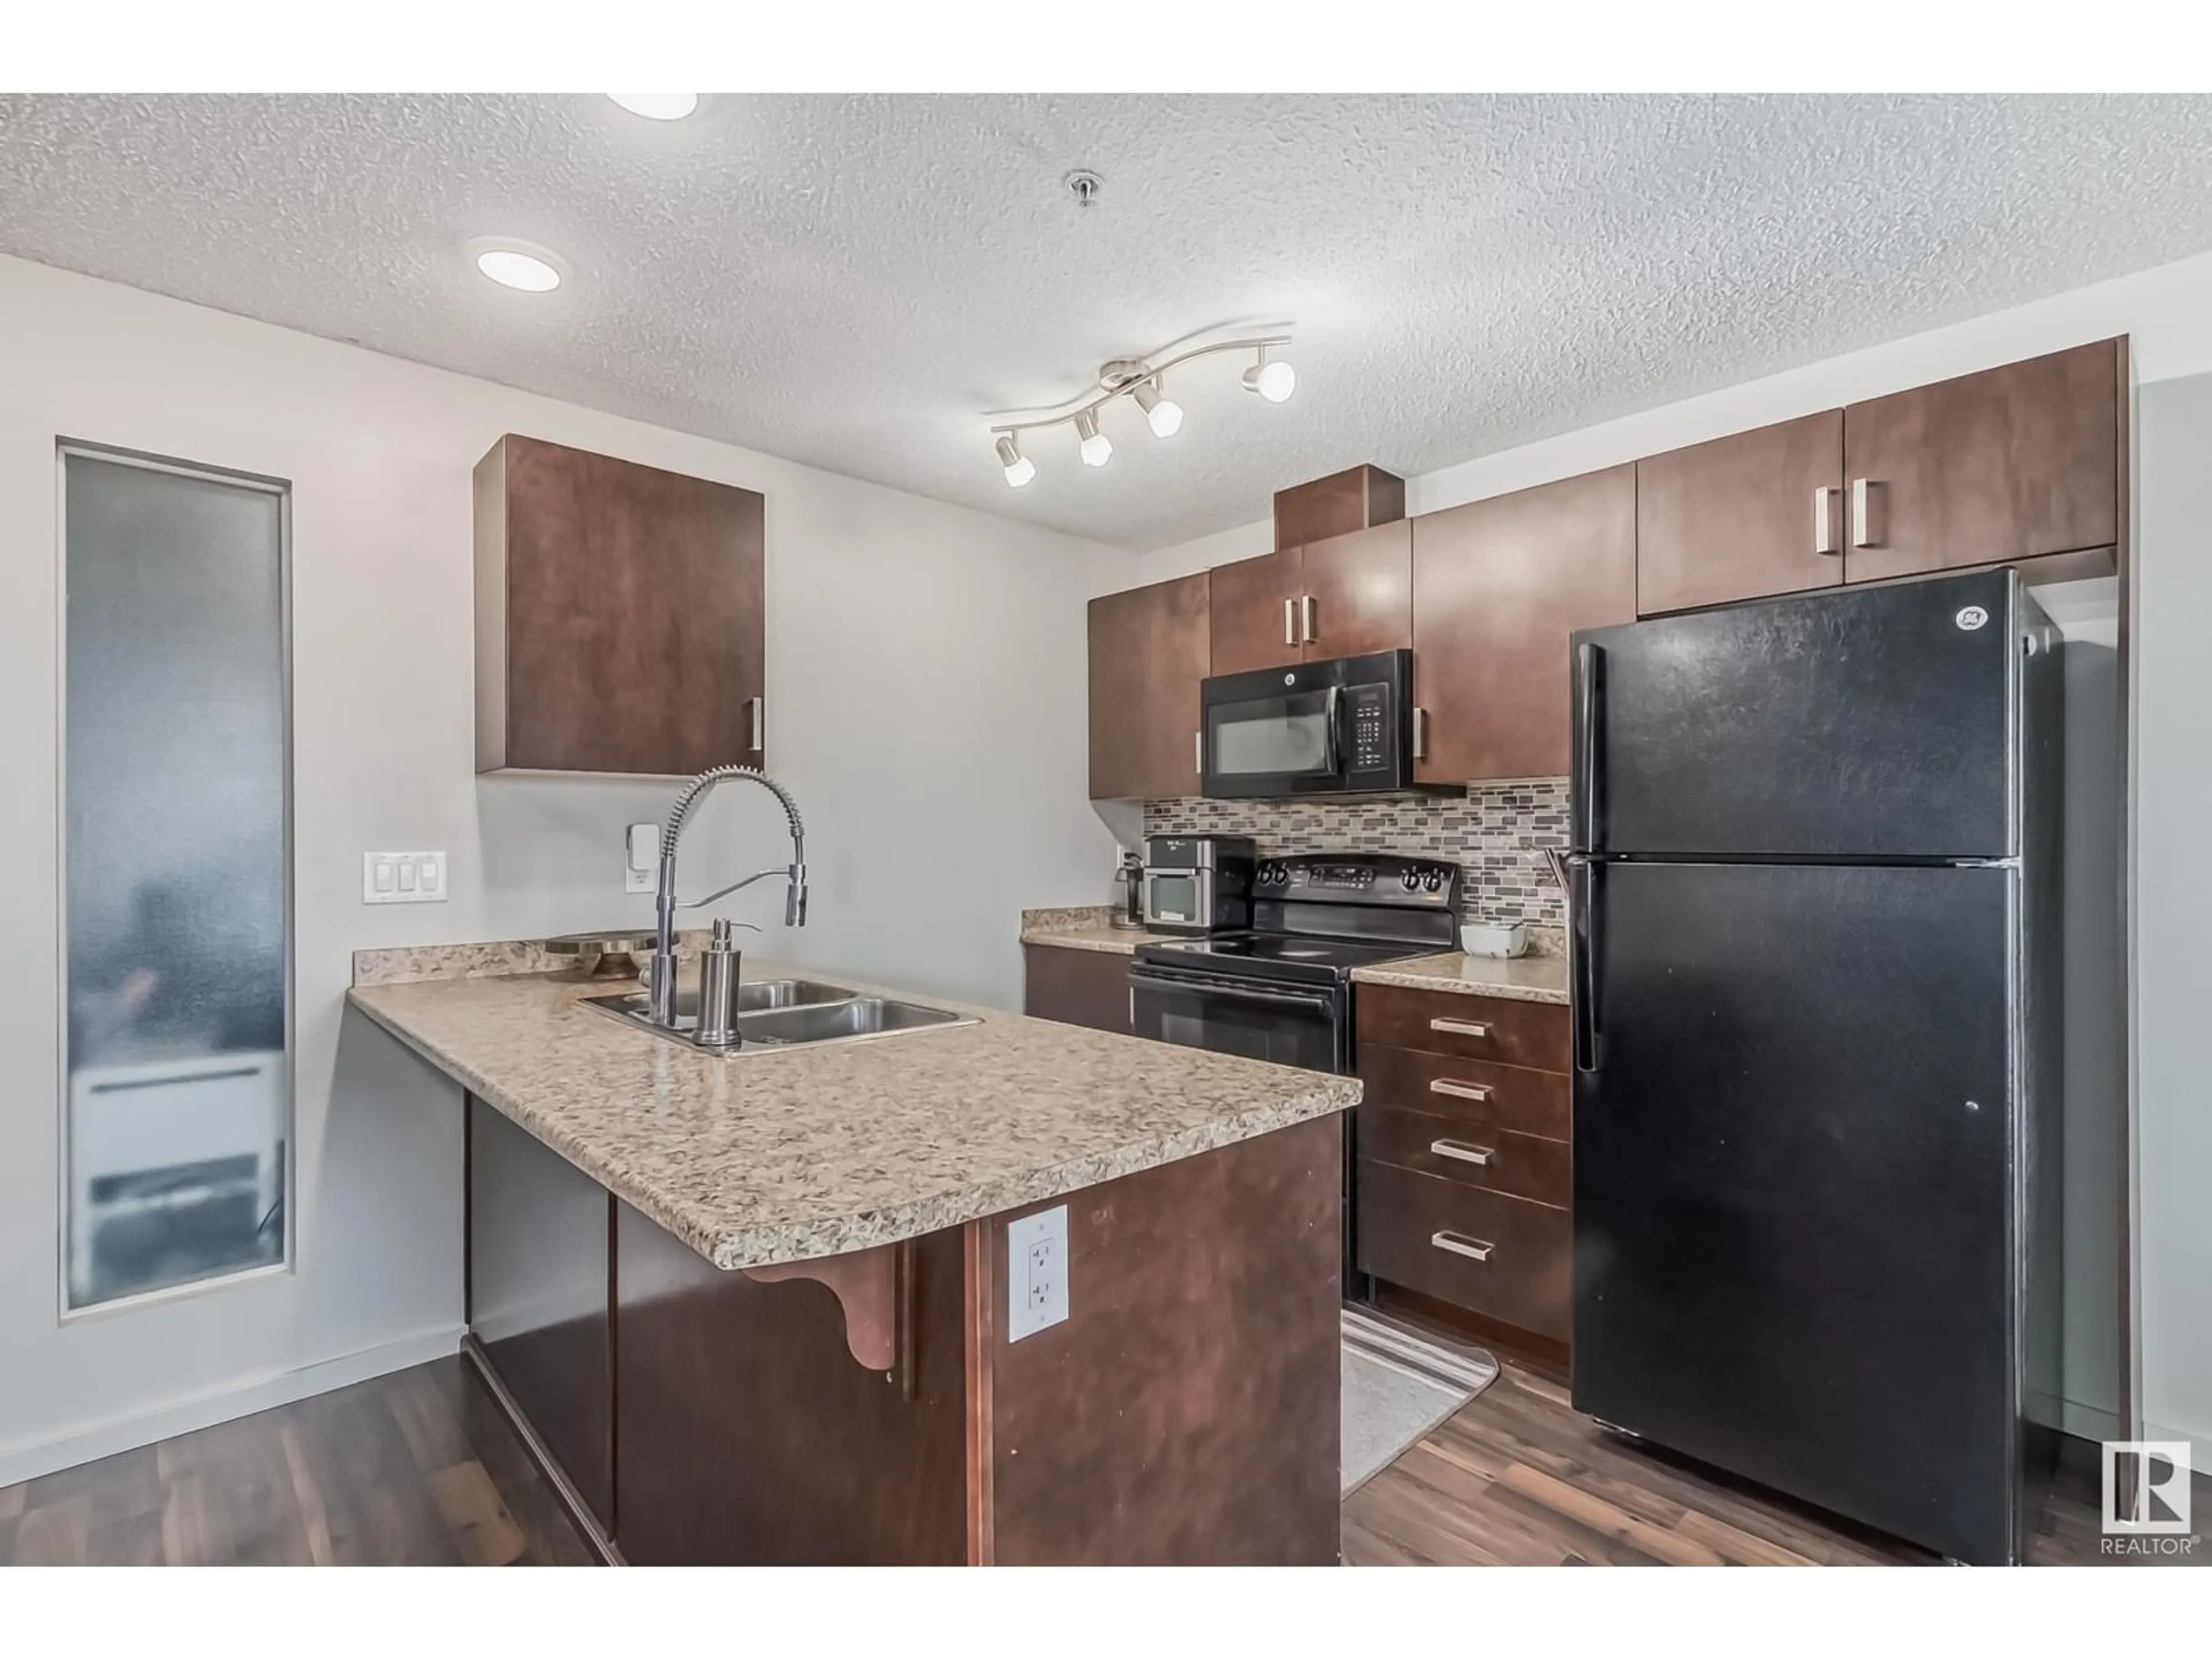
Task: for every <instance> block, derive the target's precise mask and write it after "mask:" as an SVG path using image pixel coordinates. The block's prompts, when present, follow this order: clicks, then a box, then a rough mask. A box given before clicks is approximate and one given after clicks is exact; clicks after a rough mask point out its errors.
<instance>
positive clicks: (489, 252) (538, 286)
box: [469, 237, 564, 294]
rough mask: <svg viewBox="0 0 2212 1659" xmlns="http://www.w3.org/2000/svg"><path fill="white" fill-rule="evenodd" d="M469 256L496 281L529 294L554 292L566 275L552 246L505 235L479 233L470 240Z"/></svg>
mask: <svg viewBox="0 0 2212 1659" xmlns="http://www.w3.org/2000/svg"><path fill="white" fill-rule="evenodd" d="M469 257H470V258H473V259H474V260H475V261H476V262H477V270H481V271H482V272H483V274H484V275H485V276H489V277H490V278H491V279H492V281H494V282H495V283H499V284H500V285H501V286H502V287H504V288H515V289H521V290H522V291H523V292H524V293H525V294H550V293H551V292H552V291H553V290H554V289H556V288H558V287H560V286H561V279H562V276H563V275H564V273H563V271H562V268H561V262H560V258H559V257H558V256H557V255H556V254H555V253H554V252H553V251H552V250H551V249H550V248H542V247H538V246H533V245H532V244H531V243H528V242H517V241H513V240H507V239H506V238H503V237H479V238H478V239H477V240H475V241H473V242H471V243H470V244H469Z"/></svg>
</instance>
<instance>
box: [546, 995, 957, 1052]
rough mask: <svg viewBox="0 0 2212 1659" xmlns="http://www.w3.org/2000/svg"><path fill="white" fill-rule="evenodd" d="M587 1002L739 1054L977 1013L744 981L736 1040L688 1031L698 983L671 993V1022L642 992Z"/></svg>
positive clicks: (851, 1038) (705, 1048) (849, 1038)
mask: <svg viewBox="0 0 2212 1659" xmlns="http://www.w3.org/2000/svg"><path fill="white" fill-rule="evenodd" d="M584 1002H585V1005H586V1006H588V1007H592V1008H596V1009H598V1010H599V1012H601V1013H605V1014H611V1015H612V1016H613V1017H614V1018H617V1019H619V1020H626V1021H628V1022H629V1024H632V1025H635V1026H639V1027H641V1028H642V1029H644V1030H648V1031H651V1032H652V1033H653V1035H654V1036H663V1037H667V1038H669V1039H670V1040H671V1041H673V1042H683V1043H688V1044H690V1046H691V1047H692V1048H696V1049H698V1050H699V1051H700V1052H701V1053H702V1054H744V1053H745V1052H746V1051H747V1050H750V1049H768V1048H799V1047H801V1046H805V1047H807V1048H815V1047H819V1046H820V1045H822V1044H823V1043H831V1042H862V1041H865V1040H866V1039H868V1038H871V1037H879V1036H897V1035H899V1034H901V1033H902V1032H907V1031H926V1030H933V1029H934V1028H936V1027H939V1026H945V1025H973V1024H975V1016H973V1015H971V1014H957V1013H954V1012H952V1011H951V1009H949V1008H932V1007H928V1006H926V1005H924V1004H922V1003H919V1002H901V1001H898V1000H895V999H893V998H890V997H879V996H872V995H869V994H866V993H863V992H860V991H854V990H850V989H848V988H847V987H844V986H842V985H828V984H824V983H823V981H819V980H812V979H764V980H748V981H743V982H741V983H740V984H739V985H738V1020H737V1024H738V1040H737V1041H736V1042H733V1043H727V1044H724V1043H706V1042H699V1041H698V1040H697V1039H696V1038H695V1037H694V1036H692V1033H693V1032H694V1031H695V1030H696V1029H697V1027H698V1024H699V992H698V988H697V987H696V986H684V987H678V990H677V993H676V1024H674V1025H673V1026H672V1027H671V1026H666V1025H660V1024H655V1023H654V1021H653V1005H652V1001H651V999H649V998H648V997H647V995H646V994H645V993H644V992H642V991H630V992H625V993H623V994H619V995H616V996H605V997H586V998H585V999H584Z"/></svg>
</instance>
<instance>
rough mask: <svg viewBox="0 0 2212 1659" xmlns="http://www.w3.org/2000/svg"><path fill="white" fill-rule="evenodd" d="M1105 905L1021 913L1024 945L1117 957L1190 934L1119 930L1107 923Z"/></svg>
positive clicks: (1186, 937) (1127, 955)
mask: <svg viewBox="0 0 2212 1659" xmlns="http://www.w3.org/2000/svg"><path fill="white" fill-rule="evenodd" d="M1107 914H1108V909H1107V907H1106V906H1105V905H1103V904H1091V905H1071V906H1067V907H1065V908H1060V909H1054V910H1024V911H1023V912H1022V943H1023V944H1024V945H1065V946H1066V948H1067V949H1069V950H1071V951H1112V952H1114V953H1115V955H1117V956H1124V957H1132V956H1134V955H1136V953H1137V947H1138V946H1139V945H1173V944H1175V943H1176V942H1177V941H1178V940H1181V939H1188V938H1189V935H1188V934H1187V933H1152V932H1150V931H1148V930H1146V929H1145V928H1140V927H1115V926H1114V925H1113V924H1112V923H1111V922H1109V921H1107V919H1106V918H1107Z"/></svg>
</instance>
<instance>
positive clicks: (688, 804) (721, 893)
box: [652, 766, 806, 1030]
mask: <svg viewBox="0 0 2212 1659" xmlns="http://www.w3.org/2000/svg"><path fill="white" fill-rule="evenodd" d="M734 778H743V779H744V780H746V781H749V782H751V783H757V784H758V785H760V787H762V788H763V789H765V790H767V791H768V792H769V793H770V794H772V795H774V796H775V798H776V799H777V800H778V801H779V802H780V803H781V805H782V806H783V816H784V817H785V819H786V820H787V822H788V823H790V825H791V862H790V863H789V864H787V865H772V866H769V868H768V869H765V870H757V871H755V872H753V873H752V874H751V875H750V876H747V877H745V878H743V879H742V880H739V881H733V882H732V883H731V884H729V885H728V886H727V887H723V888H718V889H716V890H714V892H711V893H709V894H708V895H707V896H706V897H704V898H699V899H692V900H690V901H689V902H686V903H683V904H678V902H677V901H676V848H677V846H678V842H681V841H682V840H683V838H684V823H685V821H686V820H687V819H688V818H690V816H691V809H692V808H693V807H694V806H696V805H698V803H699V800H700V798H701V797H702V796H703V795H705V794H706V793H707V792H708V790H710V789H712V788H714V786H715V785H717V784H721V783H727V782H729V781H731V780H732V779H734ZM770 876H781V877H783V878H785V880H786V881H787V884H788V886H787V889H786V891H785V893H784V900H783V925H784V926H785V927H805V926H806V826H805V824H804V823H801V822H800V820H799V804H798V802H796V801H794V800H793V799H792V798H791V792H790V791H789V790H787V789H786V788H785V787H783V786H782V785H781V784H780V783H778V782H777V781H775V779H774V778H771V777H770V776H769V775H768V774H767V773H765V772H763V771H761V770H759V769H757V768H755V767H750V766H714V767H709V768H708V769H707V770H706V771H704V772H702V773H701V774H700V775H698V776H697V777H696V778H694V779H692V780H691V781H690V782H689V783H687V784H685V785H684V791H683V793H681V794H679V795H678V796H677V798H676V805H675V807H674V809H673V810H672V811H670V813H669V815H668V822H667V823H665V825H663V826H662V828H661V831H660V879H659V888H658V890H657V891H656V893H655V895H654V898H653V987H652V995H653V1024H656V1025H661V1026H665V1027H666V1028H668V1029H669V1030H674V1029H675V1027H676V913H677V912H678V910H696V909H698V908H701V907H702V905H708V904H712V903H713V902H714V901H715V900H716V899H720V898H727V897H728V896H730V895H731V894H732V893H734V892H736V891H737V890H738V889H739V888H740V887H750V886H751V885H752V884H754V883H755V882H757V881H765V880H766V879H767V878H769V877H770Z"/></svg>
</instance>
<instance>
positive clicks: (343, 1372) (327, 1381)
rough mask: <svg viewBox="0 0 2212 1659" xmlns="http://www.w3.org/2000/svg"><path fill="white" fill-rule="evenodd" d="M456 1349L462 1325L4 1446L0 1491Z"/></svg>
mask: <svg viewBox="0 0 2212 1659" xmlns="http://www.w3.org/2000/svg"><path fill="white" fill-rule="evenodd" d="M460 1346H461V1328H460V1327H459V1325H445V1326H441V1327H439V1328H437V1329H435V1330H429V1331H423V1332H420V1333H418V1334H416V1335H414V1336H408V1337H402V1338H401V1339H400V1340H398V1341H396V1342H386V1343H381V1344H380V1345H379V1346H375V1347H374V1348H364V1349H362V1351H361V1352H358V1353H349V1354H341V1355H339V1356H338V1357H337V1358H335V1359H325V1360H320V1361H319V1362H317V1363H316V1364H312V1365H302V1366H301V1367H299V1368H298V1369H296V1370H284V1371H271V1372H269V1373H267V1374H265V1375H264V1376H258V1377H255V1378H253V1379H252V1380H251V1381H248V1382H245V1383H234V1384H233V1385H231V1386H230V1387H228V1388H225V1389H218V1390H216V1391H215V1392H213V1393H210V1394H204V1395H195V1396H194V1397H193V1398H191V1399H190V1400H185V1401H179V1402H177V1403H176V1404H174V1405H169V1406H163V1407H159V1408H158V1409H156V1410H154V1411H150V1412H141V1413H137V1414H135V1415H132V1416H130V1417H118V1418H111V1419H108V1420H107V1421H106V1422H104V1423H96V1424H94V1425H92V1426H91V1427H89V1428H83V1429H76V1430H72V1431H70V1433H68V1434H65V1435H63V1436H61V1437H59V1438H58V1439H53V1440H44V1441H38V1442H35V1443H19V1444H16V1445H13V1446H9V1447H7V1448H5V1449H0V1486H15V1485H17V1484H19V1483H21V1482H22V1481H25V1480H37V1479H38V1478H39V1476H40V1475H42V1474H53V1473H54V1472H55V1471H57V1470H58V1469H70V1468H76V1466H77V1465H78V1464H80V1463H90V1462H95V1461H97V1460H98V1459H100V1458H102V1457H112V1456H113V1455H115V1454H116V1453H118V1452H126V1451H131V1450H134V1449H137V1447H140V1446H146V1445H151V1444H152V1443H154V1442H155V1441H156V1440H167V1439H168V1438H170V1437H172V1436H173V1435H179V1434H190V1433H191V1432H192V1431H195V1430H197V1429H208V1428H213V1427H214V1426H215V1425H216V1424H218V1423H228V1422H229V1421H230V1420H231V1419H234V1418H240V1417H251V1416H252V1414H253V1413H256V1412H265V1411H267V1410H269V1409H270V1407H274V1406H289V1405H290V1404H291V1403H292V1402H293V1401H295V1400H306V1399H307V1398H309V1397H310V1396H312V1395H319V1394H328V1393H329V1392H330V1391H331V1389H343V1388H346V1387H348V1386H349V1385H350V1384H352V1383H366V1382H368V1379H369V1378H371V1377H373V1376H385V1375H386V1374H387V1373H389V1372H392V1371H400V1370H406V1369H407V1367H409V1366H410V1365H420V1364H423V1363H424V1362H425V1361H427V1360H432V1359H441V1358H445V1357H446V1356H447V1355H449V1354H453V1353H458V1352H459V1351H460Z"/></svg>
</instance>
